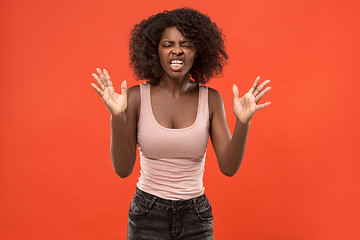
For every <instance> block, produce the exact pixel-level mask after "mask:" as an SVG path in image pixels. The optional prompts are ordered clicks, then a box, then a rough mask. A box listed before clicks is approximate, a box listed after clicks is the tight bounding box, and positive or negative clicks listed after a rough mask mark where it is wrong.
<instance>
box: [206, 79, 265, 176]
mask: <svg viewBox="0 0 360 240" xmlns="http://www.w3.org/2000/svg"><path fill="white" fill-rule="evenodd" d="M269 82H270V81H269V80H268V81H265V82H264V83H263V84H261V85H260V86H259V87H258V83H259V78H257V79H256V80H255V82H254V84H253V86H252V88H251V89H250V90H249V92H247V93H246V94H245V95H244V96H243V97H242V98H238V94H239V91H238V89H237V87H236V86H235V85H234V87H233V93H234V106H233V111H234V114H235V116H236V117H237V119H236V125H235V129H234V133H233V136H231V134H230V130H229V127H228V125H227V123H226V117H225V110H224V103H223V101H222V98H221V96H220V94H219V93H218V92H217V91H215V90H213V89H209V107H210V113H211V116H210V118H211V126H210V137H211V141H212V144H213V146H214V151H215V154H216V157H217V160H218V164H219V168H220V171H221V172H222V173H223V174H224V175H226V176H229V177H231V176H233V175H234V174H235V173H236V172H237V171H238V169H239V167H240V165H241V162H242V159H243V157H244V153H245V147H246V140H247V135H248V131H249V127H250V119H251V118H252V116H253V115H254V113H255V112H256V111H258V110H260V109H262V108H265V107H267V106H269V105H270V103H269V102H267V103H264V104H260V105H256V103H257V102H258V101H260V99H261V98H262V97H263V96H264V95H265V94H266V93H267V92H268V91H269V90H270V88H267V89H265V90H264V91H262V89H263V88H264V87H265V86H266V85H267V84H268V83H269ZM261 91H262V92H261Z"/></svg>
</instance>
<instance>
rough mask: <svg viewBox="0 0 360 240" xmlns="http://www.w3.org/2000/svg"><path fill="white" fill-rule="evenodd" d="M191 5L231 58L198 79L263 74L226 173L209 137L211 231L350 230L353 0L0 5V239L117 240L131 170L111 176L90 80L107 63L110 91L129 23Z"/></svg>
mask: <svg viewBox="0 0 360 240" xmlns="http://www.w3.org/2000/svg"><path fill="white" fill-rule="evenodd" d="M183 6H189V7H193V8H195V9H198V10H200V11H201V12H203V13H205V14H207V15H209V16H210V17H211V18H212V20H213V21H214V22H216V23H217V24H218V26H219V27H220V28H222V29H223V32H224V34H225V35H226V38H227V50H228V52H229V55H230V60H229V63H228V65H227V66H226V67H225V70H224V73H223V76H221V77H219V78H216V79H213V80H212V81H211V82H210V84H209V86H210V87H213V88H216V89H217V90H218V91H219V92H220V93H221V94H222V96H223V99H224V102H225V107H226V110H227V120H228V123H229V126H230V129H231V131H233V128H234V123H235V117H234V116H233V113H232V92H231V86H232V84H233V83H236V84H237V85H238V86H239V88H240V93H241V94H243V93H244V92H245V91H247V90H248V89H249V88H250V86H251V84H252V82H253V81H254V79H255V77H256V76H258V75H260V76H261V77H262V81H263V80H266V79H270V80H271V86H272V90H271V91H270V92H269V93H268V94H267V96H266V97H264V98H263V100H262V102H265V101H271V102H272V105H271V106H270V107H268V108H266V109H264V110H261V111H260V112H258V113H256V114H255V116H254V118H253V119H252V121H251V128H250V133H249V137H248V143H247V150H246V154H245V158H244V160H243V163H242V166H241V168H240V170H239V172H238V173H237V174H236V175H235V176H234V177H232V178H228V177H226V176H223V175H222V174H221V173H220V170H219V168H218V166H217V162H216V159H215V155H214V153H213V150H212V147H211V144H210V143H209V149H208V155H207V160H206V171H205V176H204V184H205V188H206V190H205V192H206V193H207V195H208V197H209V199H210V201H211V203H212V205H213V213H214V216H215V219H214V225H215V237H216V239H242V240H257V239H276V240H279V239H284V240H285V239H286V240H288V239H296V240H297V239H306V240H307V239H309V240H310V239H311V240H313V239H314V240H315V239H316V240H320V239H321V240H323V239H324V240H325V239H329V240H330V239H331V240H332V239H334V240H335V239H336V240H338V239H347V240H350V239H360V233H359V230H358V227H359V218H360V214H359V212H360V211H359V202H360V201H359V200H360V199H359V170H360V167H359V153H360V152H359V148H360V147H359V143H360V141H359V126H358V123H359V106H358V105H357V103H358V102H359V100H360V99H359V94H358V91H359V76H360V72H359V56H360V51H359V40H360V38H359V29H360V26H359V25H360V24H359V14H360V4H359V1H355V0H354V1H350V0H342V1H340V0H339V1H331V0H328V1H325V0H324V1H320V0H317V1H300V0H296V1H285V0H273V1H265V0H263V1H260V0H253V1H230V0H223V1H213V0H206V1H205V0H201V1H190V0H182V1H172V2H170V1H147V0H137V1H126V2H122V1H115V0H108V1H100V0H87V1H85V0H83V1H74V0H71V1H70V0H62V1H60V0H59V1H45V0H44V1H25V0H22V1H2V2H1V8H0V9H1V10H0V11H1V12H0V13H1V14H0V18H1V24H0V26H1V38H0V43H1V60H0V61H1V68H2V69H1V89H0V91H1V92H0V104H1V118H0V126H1V129H0V130H1V133H0V134H1V135H0V136H1V139H0V140H1V144H0V158H1V162H0V163H1V165H0V196H1V197H0V223H1V224H0V238H1V239H37V240H39V239H53V240H55V239H87V240H91V239H125V238H126V237H125V236H126V226H127V212H128V208H129V204H130V201H131V199H132V197H133V194H134V191H135V184H136V182H137V178H138V177H139V161H138V160H137V162H136V167H135V169H134V171H133V174H132V175H131V176H130V177H128V178H126V179H121V178H119V177H118V176H117V175H116V174H115V173H114V171H113V168H112V165H111V160H110V154H109V142H110V124H109V118H110V116H109V113H108V111H107V109H106V107H105V106H104V104H103V103H102V101H101V99H100V98H99V96H98V95H97V94H96V92H95V91H94V90H93V89H92V87H91V86H90V82H94V81H93V79H92V77H91V73H93V72H95V68H96V67H101V68H106V69H107V70H108V71H109V73H110V75H111V76H112V79H113V81H114V84H115V86H116V88H117V90H119V88H120V83H121V81H122V80H123V79H127V80H128V85H129V86H132V85H134V84H138V83H139V82H137V81H135V80H134V76H133V74H132V72H131V70H130V69H129V66H128V64H129V60H128V37H129V31H130V29H131V28H132V27H133V26H134V24H135V23H138V22H139V21H140V20H141V19H143V18H147V17H148V16H150V15H152V14H154V13H157V12H160V11H163V10H165V9H168V10H171V9H174V8H178V7H183Z"/></svg>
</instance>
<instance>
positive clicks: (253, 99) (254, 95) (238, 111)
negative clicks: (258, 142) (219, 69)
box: [233, 77, 271, 124]
mask: <svg viewBox="0 0 360 240" xmlns="http://www.w3.org/2000/svg"><path fill="white" fill-rule="evenodd" d="M259 81H260V77H257V78H256V79H255V82H254V84H253V85H252V87H251V88H250V90H249V91H248V92H247V93H246V94H245V95H244V96H242V97H241V98H239V89H238V87H237V86H236V85H235V84H234V85H233V94H234V104H233V112H234V114H235V116H236V117H237V118H238V119H239V121H240V122H241V123H244V124H246V123H248V122H249V121H250V119H251V118H252V117H253V115H254V113H255V112H257V111H258V110H260V109H263V108H265V107H267V106H269V105H270V104H271V102H266V103H263V104H259V105H257V103H258V102H259V101H260V99H261V98H262V97H263V96H264V95H265V94H266V93H267V92H268V91H270V89H271V87H267V88H266V89H265V90H264V91H262V90H263V88H264V87H265V86H266V85H267V84H268V83H269V82H270V80H266V81H264V82H263V83H262V84H261V85H260V86H258V85H259Z"/></svg>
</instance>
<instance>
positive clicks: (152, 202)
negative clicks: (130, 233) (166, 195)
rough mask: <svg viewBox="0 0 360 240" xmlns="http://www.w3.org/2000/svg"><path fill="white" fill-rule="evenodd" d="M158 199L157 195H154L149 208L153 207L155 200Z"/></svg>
mask: <svg viewBox="0 0 360 240" xmlns="http://www.w3.org/2000/svg"><path fill="white" fill-rule="evenodd" d="M155 201H156V197H155V196H154V197H153V198H152V199H151V200H150V203H149V208H151V207H152V206H153V205H154V202H155Z"/></svg>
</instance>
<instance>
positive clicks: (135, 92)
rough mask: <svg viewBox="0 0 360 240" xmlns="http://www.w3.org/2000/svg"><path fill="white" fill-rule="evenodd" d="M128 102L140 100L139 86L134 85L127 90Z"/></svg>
mask: <svg viewBox="0 0 360 240" xmlns="http://www.w3.org/2000/svg"><path fill="white" fill-rule="evenodd" d="M127 94H128V99H129V100H131V99H132V100H140V85H135V86H132V87H130V88H128V90H127Z"/></svg>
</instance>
